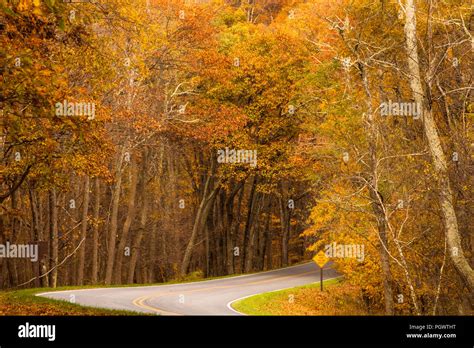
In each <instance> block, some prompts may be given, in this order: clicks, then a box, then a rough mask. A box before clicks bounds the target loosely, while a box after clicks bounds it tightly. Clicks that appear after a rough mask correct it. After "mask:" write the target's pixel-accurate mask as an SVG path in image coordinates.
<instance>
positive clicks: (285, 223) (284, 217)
mask: <svg viewBox="0 0 474 348" xmlns="http://www.w3.org/2000/svg"><path fill="white" fill-rule="evenodd" d="M285 186H286V185H285V184H284V183H282V184H281V196H280V219H281V266H282V267H286V266H288V244H289V239H290V218H291V216H290V213H291V211H290V210H289V208H288V192H287V189H286V187H285Z"/></svg>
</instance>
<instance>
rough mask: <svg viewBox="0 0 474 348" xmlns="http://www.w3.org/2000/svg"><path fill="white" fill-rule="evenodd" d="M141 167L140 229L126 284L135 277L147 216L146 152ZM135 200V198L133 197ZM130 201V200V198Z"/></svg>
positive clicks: (135, 241) (131, 281)
mask: <svg viewBox="0 0 474 348" xmlns="http://www.w3.org/2000/svg"><path fill="white" fill-rule="evenodd" d="M142 161H143V162H142V166H141V170H140V172H141V173H140V174H141V180H140V189H139V197H140V199H141V201H142V209H141V210H140V227H139V228H138V232H137V234H136V235H135V238H134V240H133V245H132V253H131V257H130V265H129V268H128V279H127V282H128V283H129V284H131V283H133V279H134V275H135V268H136V265H137V261H138V256H139V254H140V245H141V242H142V239H143V236H144V234H145V228H146V222H147V216H148V215H147V214H148V197H147V194H146V193H147V192H146V180H147V165H148V163H147V161H148V156H147V151H146V150H145V151H144V155H143V159H142ZM134 199H135V197H134ZM130 200H131V198H130Z"/></svg>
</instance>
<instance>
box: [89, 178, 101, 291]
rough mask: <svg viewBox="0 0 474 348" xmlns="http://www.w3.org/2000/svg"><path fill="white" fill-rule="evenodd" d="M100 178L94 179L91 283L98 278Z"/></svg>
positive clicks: (95, 282)
mask: <svg viewBox="0 0 474 348" xmlns="http://www.w3.org/2000/svg"><path fill="white" fill-rule="evenodd" d="M99 214H100V179H99V178H95V179H94V227H93V234H92V274H91V283H92V284H97V282H98V280H99V218H100V215H99Z"/></svg>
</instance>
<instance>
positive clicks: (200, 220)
mask: <svg viewBox="0 0 474 348" xmlns="http://www.w3.org/2000/svg"><path fill="white" fill-rule="evenodd" d="M214 167H215V164H214V162H213V164H212V166H211V172H210V174H209V176H208V177H207V180H206V183H205V185H204V192H203V196H202V199H201V203H200V204H199V208H198V211H197V214H196V218H195V219H194V225H193V230H192V232H191V238H190V240H189V242H188V245H187V247H186V250H185V252H184V257H183V261H182V263H181V271H180V273H181V276H184V275H185V274H186V272H187V271H188V268H189V263H190V261H191V255H192V252H193V249H194V244H195V243H196V238H197V236H198V235H199V232H200V231H202V229H203V227H204V224H205V222H206V219H207V216H208V214H209V210H210V209H209V207H210V206H211V205H212V204H213V201H214V198H215V196H216V194H217V192H218V190H219V187H216V188H214V189H213V190H212V191H211V188H210V186H211V181H212V178H213V176H214ZM208 192H209V193H208Z"/></svg>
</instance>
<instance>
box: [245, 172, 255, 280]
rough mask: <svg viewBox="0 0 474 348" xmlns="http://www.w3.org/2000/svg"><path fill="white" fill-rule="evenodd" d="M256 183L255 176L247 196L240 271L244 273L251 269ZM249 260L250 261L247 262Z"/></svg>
mask: <svg viewBox="0 0 474 348" xmlns="http://www.w3.org/2000/svg"><path fill="white" fill-rule="evenodd" d="M257 182H258V176H257V175H255V176H254V177H253V181H252V187H251V189H250V195H249V200H248V208H247V221H246V223H245V228H244V247H243V249H244V250H243V252H244V254H243V258H242V270H243V271H244V272H248V271H249V270H250V268H251V264H252V256H251V254H252V250H251V239H252V238H251V237H252V225H253V219H254V207H255V202H256V199H257V196H258V194H257V192H256V189H257ZM249 259H250V261H249Z"/></svg>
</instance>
